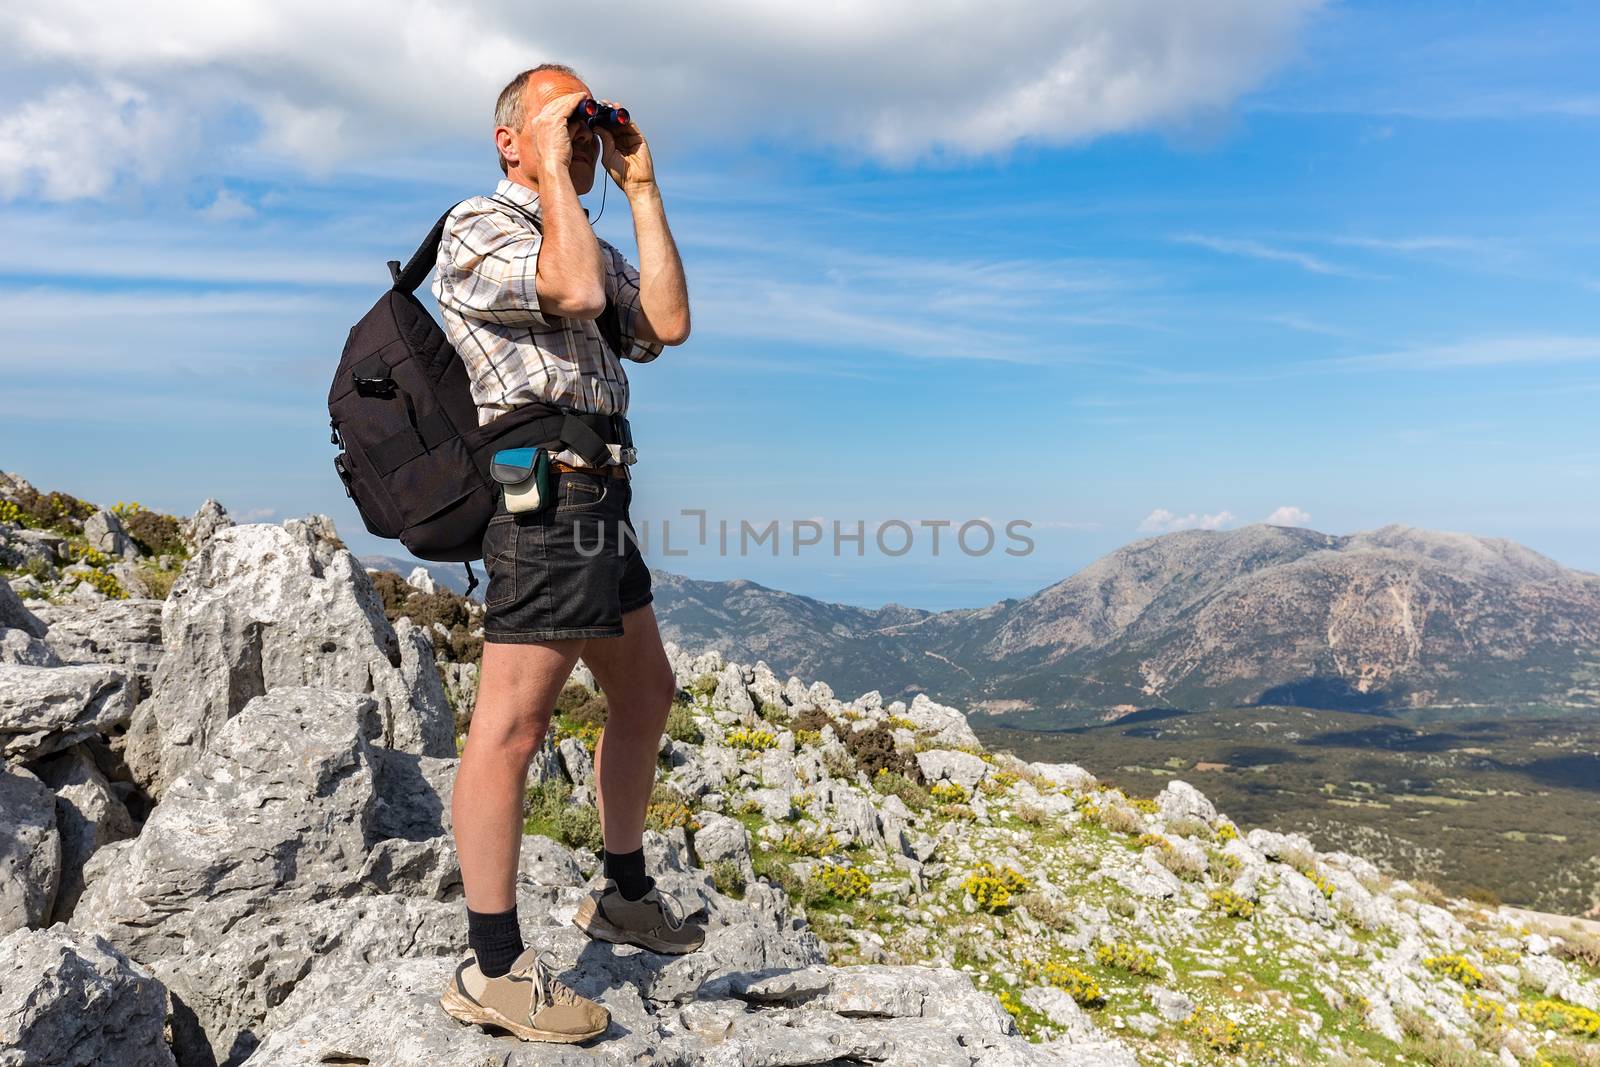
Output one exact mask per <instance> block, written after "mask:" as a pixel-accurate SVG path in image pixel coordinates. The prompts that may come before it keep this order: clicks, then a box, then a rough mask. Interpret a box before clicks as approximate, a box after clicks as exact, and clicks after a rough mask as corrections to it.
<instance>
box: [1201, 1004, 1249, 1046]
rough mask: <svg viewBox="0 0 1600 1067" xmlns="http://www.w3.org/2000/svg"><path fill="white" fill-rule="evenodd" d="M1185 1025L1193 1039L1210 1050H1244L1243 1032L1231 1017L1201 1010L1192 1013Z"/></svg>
mask: <svg viewBox="0 0 1600 1067" xmlns="http://www.w3.org/2000/svg"><path fill="white" fill-rule="evenodd" d="M1187 1025H1188V1027H1189V1032H1190V1033H1192V1034H1194V1036H1195V1039H1196V1040H1198V1041H1199V1042H1200V1043H1201V1044H1202V1045H1204V1046H1205V1047H1206V1048H1208V1049H1210V1050H1211V1051H1212V1052H1221V1053H1230V1054H1231V1053H1236V1052H1243V1051H1244V1033H1243V1031H1241V1030H1240V1029H1239V1024H1238V1023H1236V1022H1234V1021H1233V1020H1232V1019H1225V1018H1223V1017H1222V1016H1220V1015H1215V1014H1212V1013H1211V1012H1203V1011H1202V1012H1196V1013H1195V1014H1194V1015H1192V1016H1191V1017H1190V1018H1189V1022H1188V1024H1187Z"/></svg>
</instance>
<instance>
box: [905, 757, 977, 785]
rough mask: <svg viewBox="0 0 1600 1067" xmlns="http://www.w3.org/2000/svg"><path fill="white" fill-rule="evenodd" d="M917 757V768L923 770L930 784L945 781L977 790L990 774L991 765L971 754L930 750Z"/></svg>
mask: <svg viewBox="0 0 1600 1067" xmlns="http://www.w3.org/2000/svg"><path fill="white" fill-rule="evenodd" d="M916 755H917V766H918V767H921V768H922V776H923V777H924V778H926V779H927V780H928V782H929V784H932V783H934V782H937V781H939V780H940V779H944V780H945V781H950V782H954V783H956V784H957V785H961V786H965V787H966V788H968V789H975V788H977V785H978V783H979V782H981V781H982V780H983V778H984V776H985V775H986V774H988V773H989V765H988V764H987V763H985V762H983V760H981V759H979V758H978V757H977V756H974V755H973V754H972V753H970V752H961V751H959V750H957V749H948V748H929V749H924V750H923V751H921V752H918V753H917V754H916Z"/></svg>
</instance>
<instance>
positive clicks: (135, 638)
mask: <svg viewBox="0 0 1600 1067" xmlns="http://www.w3.org/2000/svg"><path fill="white" fill-rule="evenodd" d="M161 604H162V602H161V601H159V600H151V599H149V598H141V597H133V598H129V599H127V600H107V601H102V602H97V603H92V604H83V603H73V602H70V601H69V602H62V603H59V604H42V605H40V606H38V607H37V608H36V609H35V611H36V612H37V614H38V616H39V618H40V619H41V620H42V621H43V622H44V623H45V624H47V625H48V626H49V627H50V632H49V635H48V637H47V638H46V642H47V643H48V644H49V646H50V648H51V649H52V650H54V652H55V653H56V655H57V656H58V657H59V658H60V660H61V662H62V663H68V664H74V663H80V664H81V663H103V664H106V665H108V666H114V667H121V668H123V669H124V670H126V671H127V672H128V673H130V674H132V675H133V676H134V677H136V678H138V679H140V681H141V683H142V685H143V687H144V689H145V691H146V692H148V690H149V685H150V679H151V678H153V677H154V675H155V672H156V667H157V666H159V664H160V662H161Z"/></svg>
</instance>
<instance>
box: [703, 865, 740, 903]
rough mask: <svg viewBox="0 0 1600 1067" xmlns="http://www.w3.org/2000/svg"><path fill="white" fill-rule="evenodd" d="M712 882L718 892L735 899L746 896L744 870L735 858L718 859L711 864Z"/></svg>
mask: <svg viewBox="0 0 1600 1067" xmlns="http://www.w3.org/2000/svg"><path fill="white" fill-rule="evenodd" d="M710 873H711V884H712V885H713V886H715V887H716V889H717V892H719V893H722V894H724V895H725V896H730V897H733V898H734V899H735V900H738V899H739V898H741V897H743V896H744V889H745V881H744V871H743V869H742V868H740V866H739V865H738V864H737V863H735V862H734V861H733V860H718V861H717V862H716V863H713V864H712V865H711V872H710Z"/></svg>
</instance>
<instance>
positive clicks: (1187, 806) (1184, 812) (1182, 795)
mask: <svg viewBox="0 0 1600 1067" xmlns="http://www.w3.org/2000/svg"><path fill="white" fill-rule="evenodd" d="M1156 806H1157V808H1158V809H1159V810H1160V812H1161V817H1162V818H1163V819H1165V820H1166V821H1167V822H1176V821H1179V820H1181V819H1198V820H1200V821H1201V822H1203V823H1206V824H1208V825H1209V824H1210V823H1213V822H1215V821H1216V819H1217V809H1216V806H1215V805H1214V804H1212V803H1211V801H1210V800H1208V799H1207V798H1206V795H1205V794H1204V793H1202V792H1200V790H1198V789H1196V788H1195V787H1194V786H1192V785H1190V784H1189V783H1188V782H1180V781H1171V782H1168V783H1167V785H1166V788H1164V789H1162V790H1161V792H1160V793H1158V794H1156Z"/></svg>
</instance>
